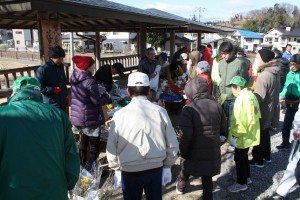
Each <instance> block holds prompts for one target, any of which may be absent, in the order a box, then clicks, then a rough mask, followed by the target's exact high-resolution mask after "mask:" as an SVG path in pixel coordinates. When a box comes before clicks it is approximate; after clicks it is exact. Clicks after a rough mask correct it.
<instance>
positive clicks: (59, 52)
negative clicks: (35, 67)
mask: <svg viewBox="0 0 300 200" xmlns="http://www.w3.org/2000/svg"><path fill="white" fill-rule="evenodd" d="M65 56H66V54H65V51H64V50H63V49H62V48H61V47H60V46H59V45H55V46H54V47H53V48H52V49H51V50H50V52H49V58H64V57H65Z"/></svg>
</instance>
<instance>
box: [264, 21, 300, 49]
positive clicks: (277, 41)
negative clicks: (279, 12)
mask: <svg viewBox="0 0 300 200" xmlns="http://www.w3.org/2000/svg"><path fill="white" fill-rule="evenodd" d="M287 44H291V45H292V50H291V52H292V54H295V53H300V29H299V28H294V27H279V28H273V29H272V30H270V31H269V32H268V33H267V34H265V36H264V40H263V45H272V46H273V49H278V50H281V51H282V52H284V51H285V47H286V45H287Z"/></svg>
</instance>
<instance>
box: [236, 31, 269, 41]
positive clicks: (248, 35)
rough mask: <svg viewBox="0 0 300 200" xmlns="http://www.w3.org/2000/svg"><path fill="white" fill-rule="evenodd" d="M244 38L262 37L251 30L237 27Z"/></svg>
mask: <svg viewBox="0 0 300 200" xmlns="http://www.w3.org/2000/svg"><path fill="white" fill-rule="evenodd" d="M237 31H238V32H239V33H240V34H241V35H242V36H243V37H244V38H253V39H263V36H261V35H260V34H258V33H255V32H253V31H248V30H243V29H238V30H237Z"/></svg>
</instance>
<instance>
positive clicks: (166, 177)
mask: <svg viewBox="0 0 300 200" xmlns="http://www.w3.org/2000/svg"><path fill="white" fill-rule="evenodd" d="M171 180H172V173H171V168H170V167H164V168H163V171H162V180H161V184H162V185H163V186H165V185H166V184H168V183H170V182H171Z"/></svg>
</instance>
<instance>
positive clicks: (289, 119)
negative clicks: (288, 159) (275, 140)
mask: <svg viewBox="0 0 300 200" xmlns="http://www.w3.org/2000/svg"><path fill="white" fill-rule="evenodd" d="M297 110H298V104H295V105H293V106H292V107H291V106H289V104H286V113H285V116H284V121H283V126H282V145H284V146H289V145H290V133H291V128H292V124H293V121H294V117H295V114H296V112H297Z"/></svg>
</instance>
